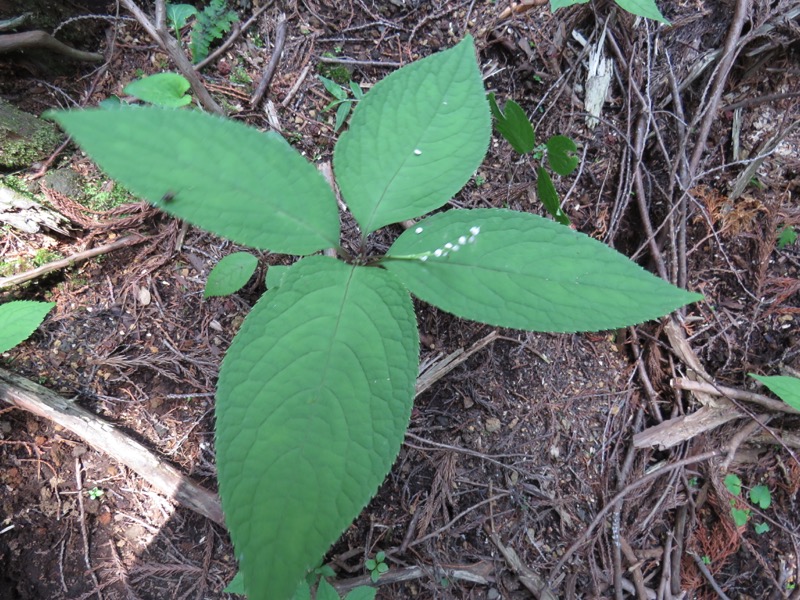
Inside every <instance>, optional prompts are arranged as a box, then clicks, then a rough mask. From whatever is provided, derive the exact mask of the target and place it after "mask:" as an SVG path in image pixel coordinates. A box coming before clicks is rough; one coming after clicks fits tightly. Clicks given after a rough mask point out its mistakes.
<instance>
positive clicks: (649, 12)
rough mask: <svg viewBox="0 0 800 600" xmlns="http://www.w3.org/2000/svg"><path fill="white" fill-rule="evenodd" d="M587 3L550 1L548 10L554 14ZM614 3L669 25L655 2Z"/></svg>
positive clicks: (584, 0)
mask: <svg viewBox="0 0 800 600" xmlns="http://www.w3.org/2000/svg"><path fill="white" fill-rule="evenodd" d="M587 2H589V0H550V10H552V11H553V12H555V11H556V10H558V9H559V8H565V7H567V6H572V5H573V4H586V3H587ZM614 2H616V3H617V5H618V6H619V7H620V8H621V9H623V10H626V11H628V12H629V13H631V14H634V15H638V16H640V17H645V18H647V19H653V20H654V21H660V22H661V23H664V24H666V25H669V21H667V20H666V19H665V18H664V15H662V14H661V11H660V10H658V6H657V5H656V3H655V0H614Z"/></svg>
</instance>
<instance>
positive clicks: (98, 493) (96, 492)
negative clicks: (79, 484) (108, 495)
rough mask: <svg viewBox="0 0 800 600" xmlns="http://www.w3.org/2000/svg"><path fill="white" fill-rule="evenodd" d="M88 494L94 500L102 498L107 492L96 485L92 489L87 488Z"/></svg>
mask: <svg viewBox="0 0 800 600" xmlns="http://www.w3.org/2000/svg"><path fill="white" fill-rule="evenodd" d="M86 495H87V496H89V498H91V499H92V500H100V498H102V497H103V496H104V495H105V492H104V491H103V490H101V489H100V488H99V487H97V486H95V487H93V488H92V489H90V490H86Z"/></svg>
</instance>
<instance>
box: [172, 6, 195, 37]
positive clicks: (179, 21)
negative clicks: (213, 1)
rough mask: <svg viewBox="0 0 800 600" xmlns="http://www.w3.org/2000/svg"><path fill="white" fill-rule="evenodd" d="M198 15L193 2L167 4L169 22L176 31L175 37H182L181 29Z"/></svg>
mask: <svg viewBox="0 0 800 600" xmlns="http://www.w3.org/2000/svg"><path fill="white" fill-rule="evenodd" d="M196 16H197V9H196V8H195V7H194V6H192V5H191V4H167V22H168V23H169V25H170V27H172V30H173V31H174V32H175V39H176V40H180V39H181V29H183V28H184V27H185V26H186V24H187V23H188V22H189V19H191V18H192V17H196Z"/></svg>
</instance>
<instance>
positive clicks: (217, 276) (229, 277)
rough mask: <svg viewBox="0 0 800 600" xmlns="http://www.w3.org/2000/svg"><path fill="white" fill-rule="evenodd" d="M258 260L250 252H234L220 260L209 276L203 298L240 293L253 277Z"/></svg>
mask: <svg viewBox="0 0 800 600" xmlns="http://www.w3.org/2000/svg"><path fill="white" fill-rule="evenodd" d="M256 267H258V259H257V258H256V257H255V256H253V255H252V254H250V253H249V252H234V253H233V254H229V255H228V256H226V257H224V258H223V259H222V260H220V261H219V262H218V263H217V264H216V265H215V266H214V268H213V269H211V273H209V274H208V281H206V289H205V291H204V292H203V298H210V297H211V296H227V295H229V294H233V293H235V292H238V291H239V290H240V289H242V287H243V286H244V284H245V283H247V281H248V280H249V279H250V278H251V277H252V276H253V273H255V270H256Z"/></svg>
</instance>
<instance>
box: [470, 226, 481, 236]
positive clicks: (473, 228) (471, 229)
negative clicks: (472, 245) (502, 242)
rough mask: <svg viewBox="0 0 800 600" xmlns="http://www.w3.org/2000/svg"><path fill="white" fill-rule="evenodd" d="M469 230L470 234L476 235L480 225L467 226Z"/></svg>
mask: <svg viewBox="0 0 800 600" xmlns="http://www.w3.org/2000/svg"><path fill="white" fill-rule="evenodd" d="M469 232H470V233H471V234H472V235H478V234H479V233H480V232H481V228H480V227H478V226H474V227H470V228H469Z"/></svg>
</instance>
